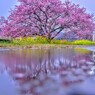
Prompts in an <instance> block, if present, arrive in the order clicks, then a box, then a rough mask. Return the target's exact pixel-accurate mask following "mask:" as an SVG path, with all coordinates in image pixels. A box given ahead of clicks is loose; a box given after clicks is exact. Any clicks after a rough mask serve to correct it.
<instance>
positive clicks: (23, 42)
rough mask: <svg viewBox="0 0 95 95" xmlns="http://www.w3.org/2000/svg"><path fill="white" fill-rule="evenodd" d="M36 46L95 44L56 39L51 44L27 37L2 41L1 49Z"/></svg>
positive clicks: (0, 42) (88, 41) (42, 38)
mask: <svg viewBox="0 0 95 95" xmlns="http://www.w3.org/2000/svg"><path fill="white" fill-rule="evenodd" d="M34 44H60V45H95V42H93V41H90V40H76V41H73V42H70V41H67V40H57V39H54V40H52V41H51V42H50V43H49V42H48V40H47V39H46V38H44V37H40V36H38V37H35V38H33V37H27V38H20V39H13V40H12V41H0V47H8V46H9V47H12V46H31V45H34Z"/></svg>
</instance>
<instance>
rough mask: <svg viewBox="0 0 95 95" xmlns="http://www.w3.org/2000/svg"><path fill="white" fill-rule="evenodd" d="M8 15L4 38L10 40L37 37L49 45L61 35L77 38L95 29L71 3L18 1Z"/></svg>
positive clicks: (91, 19)
mask: <svg viewBox="0 0 95 95" xmlns="http://www.w3.org/2000/svg"><path fill="white" fill-rule="evenodd" d="M18 1H19V2H20V4H19V5H18V6H16V7H15V9H14V10H12V11H11V14H10V16H9V17H8V22H7V24H6V25H5V26H4V27H3V34H4V35H5V36H11V37H14V38H15V37H25V36H33V35H39V36H43V37H46V38H47V39H48V41H51V40H52V39H54V38H55V37H56V36H58V35H59V34H60V33H61V32H72V31H76V32H77V33H78V34H79V35H80V34H81V35H84V33H86V32H87V33H91V32H93V31H94V29H95V23H94V16H93V15H90V14H88V13H87V12H86V9H85V8H81V7H80V6H79V5H75V4H73V3H72V2H70V1H68V0H67V1H65V2H64V3H62V2H61V1H60V0H18Z"/></svg>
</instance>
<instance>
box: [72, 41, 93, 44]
mask: <svg viewBox="0 0 95 95" xmlns="http://www.w3.org/2000/svg"><path fill="white" fill-rule="evenodd" d="M72 44H74V45H95V42H93V41H90V40H76V41H74V42H72Z"/></svg>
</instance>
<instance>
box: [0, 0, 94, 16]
mask: <svg viewBox="0 0 95 95" xmlns="http://www.w3.org/2000/svg"><path fill="white" fill-rule="evenodd" d="M63 1H64V0H63ZM71 1H72V2H73V3H75V4H80V6H81V7H85V8H86V9H87V12H89V13H93V14H95V0H71ZM17 4H18V2H17V0H1V1H0V16H4V17H7V16H8V15H9V12H10V9H13V8H14V5H17Z"/></svg>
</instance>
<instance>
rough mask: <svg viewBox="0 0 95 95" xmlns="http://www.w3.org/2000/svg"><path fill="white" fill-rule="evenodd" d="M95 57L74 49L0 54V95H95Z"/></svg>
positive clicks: (92, 54) (31, 50) (20, 51)
mask: <svg viewBox="0 0 95 95" xmlns="http://www.w3.org/2000/svg"><path fill="white" fill-rule="evenodd" d="M94 60H95V53H94V52H91V51H88V50H85V49H78V48H77V49H76V48H59V49H24V50H4V49H3V50H1V51H0V95H95V61H94Z"/></svg>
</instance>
